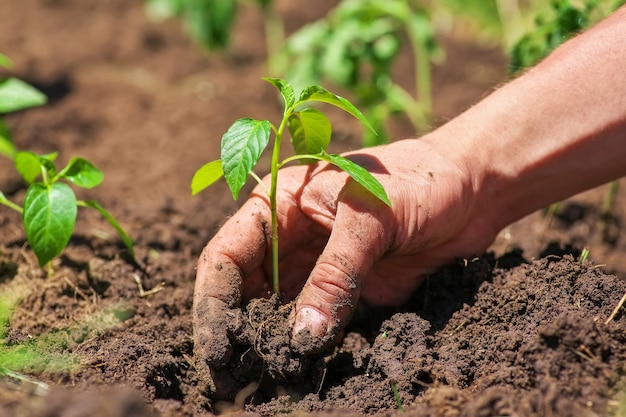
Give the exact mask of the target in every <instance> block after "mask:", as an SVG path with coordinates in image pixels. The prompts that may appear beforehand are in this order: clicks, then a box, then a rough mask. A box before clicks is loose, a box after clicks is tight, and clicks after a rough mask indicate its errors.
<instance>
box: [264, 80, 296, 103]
mask: <svg viewBox="0 0 626 417" xmlns="http://www.w3.org/2000/svg"><path fill="white" fill-rule="evenodd" d="M263 79H264V80H265V81H267V82H268V83H270V84H272V85H273V86H274V87H276V88H277V89H278V91H279V92H280V94H281V95H282V96H283V100H285V109H288V108H289V107H291V106H293V103H295V102H296V93H294V92H293V87H292V86H291V85H290V84H289V83H288V82H287V81H285V80H282V79H280V78H270V77H263Z"/></svg>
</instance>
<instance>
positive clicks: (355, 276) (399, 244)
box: [194, 138, 497, 393]
mask: <svg viewBox="0 0 626 417" xmlns="http://www.w3.org/2000/svg"><path fill="white" fill-rule="evenodd" d="M451 142H453V141H447V143H448V144H447V145H446V142H445V141H443V138H432V139H429V138H422V139H419V140H406V141H400V142H396V143H393V144H390V145H386V146H381V147H376V148H369V149H365V150H361V151H358V152H353V153H349V154H346V155H345V156H347V157H349V158H351V159H353V160H354V161H355V162H357V163H359V164H361V165H363V166H365V167H366V168H367V169H368V170H370V172H372V173H373V174H374V175H375V176H376V177H377V178H378V179H379V181H381V183H382V184H383V186H384V187H385V189H386V191H387V193H388V195H389V198H390V200H391V202H392V207H391V208H390V207H388V206H386V205H385V204H383V203H382V202H380V201H378V200H376V199H375V198H374V197H373V196H371V195H370V194H368V193H367V191H365V190H364V189H363V188H362V187H361V186H359V185H358V184H357V183H355V182H353V181H352V180H350V179H349V177H348V175H347V174H346V173H344V172H342V171H339V170H337V169H334V168H333V167H332V166H330V165H328V164H316V165H311V166H295V167H289V168H285V169H283V170H281V172H280V174H279V180H278V182H279V188H280V190H279V192H278V222H279V236H280V240H279V242H280V243H279V244H280V249H279V256H280V261H279V264H280V267H279V269H280V277H281V278H280V285H281V292H282V293H283V295H284V296H285V297H286V298H287V299H288V300H289V299H294V298H296V297H297V301H296V304H295V308H294V312H295V314H294V315H293V330H292V345H293V346H294V347H295V348H297V349H299V350H300V351H309V352H310V351H316V350H319V349H321V348H323V347H324V346H325V345H327V344H328V343H330V342H331V341H332V339H333V338H334V337H335V336H336V335H337V334H338V333H339V332H340V330H341V329H342V328H343V326H344V325H345V324H346V323H347V321H348V319H349V318H350V316H351V314H352V311H353V310H354V308H355V306H356V304H357V302H358V301H359V300H362V301H364V302H366V303H368V304H370V305H381V306H389V305H398V304H400V303H402V302H404V301H406V300H407V298H408V297H409V296H410V294H411V293H412V291H413V290H414V289H415V288H416V287H417V286H418V285H419V284H420V283H421V282H422V278H423V277H424V275H425V274H427V273H429V272H431V271H433V269H435V268H436V267H438V266H441V265H442V264H445V263H447V262H449V261H451V260H453V259H454V258H456V257H462V256H470V255H474V254H477V253H480V252H482V251H483V250H484V249H485V248H486V247H487V246H488V245H489V244H490V243H491V242H492V240H493V239H494V237H495V234H496V233H497V230H494V229H493V228H492V227H489V225H488V224H487V223H486V222H485V221H484V220H483V219H485V216H484V215H483V214H484V210H483V209H482V208H481V207H480V204H479V201H478V199H477V195H476V191H475V190H474V186H475V184H476V181H475V180H476V178H475V175H474V174H475V173H474V172H472V171H471V168H470V166H471V165H469V164H467V163H465V161H464V160H463V159H462V158H460V157H459V155H460V152H458V149H460V148H459V147H456V148H453V147H452V146H451ZM270 219H271V214H270V208H269V201H268V198H267V196H266V195H265V193H264V192H263V191H262V190H261V189H260V187H257V188H256V189H255V190H254V191H253V193H252V194H251V196H250V198H249V200H248V201H247V202H246V203H245V204H244V205H243V207H242V208H241V209H240V210H239V211H238V212H237V213H236V214H235V215H234V216H233V217H232V218H231V219H229V220H228V221H227V222H226V224H224V226H223V227H222V228H221V229H220V230H219V231H218V233H217V234H216V235H215V237H214V238H213V239H212V240H211V241H210V242H209V243H208V244H207V246H206V248H205V249H204V251H203V253H202V256H201V257H200V259H199V262H198V269H197V278H196V287H195V296H194V330H195V337H196V354H197V355H198V356H199V357H200V358H201V359H202V360H204V361H205V362H206V363H207V364H208V365H209V367H210V368H212V370H213V372H214V375H213V379H214V383H215V384H216V385H217V386H216V387H213V388H212V389H213V390H216V391H217V392H218V393H219V391H223V390H227V388H226V387H225V386H224V387H221V388H220V383H222V384H226V385H227V382H224V379H223V378H222V377H221V376H220V377H219V378H218V377H216V375H215V372H217V373H219V368H220V367H222V366H223V365H225V363H226V362H227V360H228V358H229V355H230V354H231V352H232V350H231V339H232V338H233V336H232V334H231V335H230V337H229V331H228V330H226V328H227V327H221V326H216V325H215V323H225V322H228V321H229V320H230V321H233V320H235V318H236V317H237V314H238V308H239V306H240V304H241V302H242V301H247V300H249V299H251V298H253V297H261V296H265V295H267V294H268V292H269V291H270V289H271V284H270V282H271V276H272V273H271V238H270V222H271V221H270ZM231 327H232V326H231ZM304 330H308V331H304ZM309 333H310V335H311V336H313V345H303V338H302V337H301V336H303V335H305V334H307V335H308V334H309ZM310 339H311V338H309V340H310ZM220 381H221V382H220Z"/></svg>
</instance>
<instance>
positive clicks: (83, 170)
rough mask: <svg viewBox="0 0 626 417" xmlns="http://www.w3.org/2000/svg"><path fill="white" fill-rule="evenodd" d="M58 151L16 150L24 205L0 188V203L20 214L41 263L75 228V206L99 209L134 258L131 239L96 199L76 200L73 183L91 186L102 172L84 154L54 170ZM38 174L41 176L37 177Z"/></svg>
mask: <svg viewBox="0 0 626 417" xmlns="http://www.w3.org/2000/svg"><path fill="white" fill-rule="evenodd" d="M57 155H58V153H57V152H54V153H51V154H46V155H37V154H36V153H34V152H31V151H19V152H16V153H15V156H14V162H15V168H16V169H17V171H18V172H19V173H20V175H21V176H22V178H23V179H24V180H25V181H26V182H27V183H28V184H30V185H29V186H28V189H27V190H26V196H25V197H24V206H23V207H20V206H19V205H17V204H15V203H13V202H11V201H9V200H8V199H7V198H6V197H5V196H4V194H3V193H2V192H0V204H4V205H5V206H7V207H9V208H12V209H13V210H15V211H18V212H19V213H21V214H22V220H23V224H24V230H25V231H26V238H27V240H28V243H29V244H30V246H31V248H32V249H33V252H35V255H36V256H37V260H38V261H39V266H41V267H43V266H44V265H46V264H47V263H48V262H50V261H51V260H52V259H53V258H55V257H56V256H57V255H59V254H60V253H61V252H62V251H63V250H64V249H65V247H66V246H67V244H68V243H69V240H70V238H71V237H72V234H73V232H74V225H75V223H76V215H77V208H78V207H90V208H92V209H95V210H96V211H98V212H99V213H100V214H101V215H102V216H103V217H104V218H105V219H106V220H107V221H108V222H109V223H110V224H111V226H113V228H114V229H115V230H116V231H117V232H118V234H119V235H120V238H121V239H122V242H123V243H124V245H125V246H126V249H128V252H129V253H130V255H131V256H132V257H133V258H134V257H135V252H134V246H133V241H132V239H131V238H130V236H128V234H127V233H126V232H125V231H124V229H123V228H122V227H121V226H120V224H119V223H118V222H117V220H115V218H114V217H113V216H112V215H111V214H110V213H109V212H108V211H107V210H106V209H105V208H104V207H102V206H101V205H100V204H99V203H98V202H97V201H95V200H89V201H82V200H77V199H76V195H75V194H74V191H73V190H72V188H71V187H70V186H69V185H68V184H67V183H68V182H69V183H72V184H74V185H76V186H78V187H82V188H93V187H95V186H97V185H99V184H100V183H101V182H102V180H103V179H104V174H103V173H102V171H100V170H99V169H98V168H96V167H95V166H94V165H93V164H92V163H91V162H89V161H88V160H86V159H83V158H72V159H71V160H70V161H69V162H68V164H67V165H66V166H65V167H64V168H63V169H61V170H60V171H58V172H57V169H56V166H55V164H54V161H55V159H56V157H57ZM38 178H40V180H37V179H38Z"/></svg>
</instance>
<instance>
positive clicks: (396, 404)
mask: <svg viewBox="0 0 626 417" xmlns="http://www.w3.org/2000/svg"><path fill="white" fill-rule="evenodd" d="M332 3H333V2H332V1H323V2H316V5H317V4H319V6H318V7H316V8H314V10H311V9H312V8H311V7H310V2H306V1H304V0H297V1H296V0H291V1H286V0H285V1H281V2H279V10H280V12H281V13H282V14H283V16H285V17H286V19H287V20H288V22H289V24H288V29H290V30H292V29H294V28H296V27H298V26H300V25H302V24H303V23H305V22H307V21H311V20H312V19H314V18H316V17H318V16H321V15H323V14H324V13H325V10H326V9H327V8H328V7H329V6H330V5H331V4H332ZM0 16H1V19H2V25H0V52H2V53H4V54H6V55H8V56H9V57H11V58H12V59H13V61H14V62H15V67H14V69H13V72H14V73H15V74H16V75H17V76H19V77H20V78H23V79H25V80H27V81H29V82H31V83H33V84H35V85H37V86H38V87H40V88H41V89H42V90H43V91H44V92H45V93H46V94H47V95H48V96H49V97H50V103H49V104H48V105H47V106H44V107H42V108H37V109H32V110H29V111H25V112H22V113H19V114H14V115H11V116H10V117H8V119H7V120H8V122H9V124H10V126H11V128H12V130H13V135H14V141H15V142H16V144H17V146H18V147H19V148H21V149H32V150H34V151H36V152H50V151H54V150H58V151H59V152H60V156H59V159H60V161H61V162H64V161H67V160H69V159H70V158H71V157H73V156H83V157H86V158H88V159H90V160H91V161H93V162H94V163H95V164H96V165H97V166H98V167H100V168H101V169H102V170H103V171H104V172H105V181H104V183H103V184H102V186H100V187H98V188H96V189H94V190H89V191H79V194H80V197H81V198H85V199H86V198H95V199H97V200H99V201H100V202H101V203H102V205H104V206H105V207H106V208H108V209H109V210H110V211H111V212H112V213H113V214H114V215H115V216H116V217H117V218H118V219H119V220H120V221H121V223H122V224H123V225H124V226H125V227H126V228H127V230H128V231H129V233H130V234H131V235H132V236H133V237H134V238H135V239H136V242H137V259H138V263H139V265H134V264H133V263H132V262H130V261H129V256H128V254H127V253H126V251H125V250H124V248H123V246H122V245H121V243H120V242H119V241H118V239H117V237H116V235H115V232H114V231H112V230H111V229H110V227H109V226H108V225H107V224H105V223H104V222H103V221H102V220H101V219H100V218H99V216H98V215H97V213H90V212H87V211H85V212H81V213H80V214H79V220H78V225H77V229H76V232H77V233H76V235H75V237H74V238H73V239H72V240H71V242H70V246H69V248H68V250H67V251H66V252H65V253H64V254H63V255H62V256H61V257H60V258H59V259H57V260H56V261H55V262H54V265H53V266H54V274H53V275H51V276H47V274H46V273H45V272H44V271H41V270H40V269H39V268H38V267H37V262H36V260H35V258H34V256H33V254H32V253H31V251H30V250H29V248H28V247H27V245H26V244H25V238H24V234H23V232H22V230H21V228H20V218H19V216H18V215H17V214H16V213H13V212H11V211H10V210H8V209H6V208H3V207H0V286H1V287H2V291H3V293H5V294H6V293H10V294H12V295H13V296H17V297H19V298H20V299H22V303H21V304H20V307H19V308H18V309H17V310H16V312H15V314H14V316H13V319H12V320H11V323H10V331H9V335H8V337H7V340H6V341H5V342H6V343H9V344H11V345H12V346H38V349H40V350H42V349H43V350H44V351H48V352H51V354H52V355H57V356H54V357H55V358H58V357H59V356H58V355H59V354H61V356H60V357H64V358H66V359H70V362H71V363H74V364H75V366H74V367H73V368H72V369H71V370H61V371H58V370H57V371H56V372H55V370H54V369H53V367H52V362H48V363H47V364H48V366H47V368H46V370H45V371H43V372H35V370H34V369H33V370H32V372H30V371H28V370H27V371H24V372H23V374H24V375H25V376H26V375H27V376H28V377H29V380H19V379H15V378H10V377H3V378H0V416H4V415H6V416H26V415H28V416H148V415H154V416H159V415H160V416H192V415H209V414H211V413H217V412H225V411H229V410H231V411H232V410H236V409H242V408H245V409H246V410H247V411H245V413H246V414H247V415H278V414H286V413H292V415H303V414H308V413H311V414H321V415H364V414H378V413H380V414H384V415H394V414H396V413H398V408H400V407H402V408H404V410H405V411H407V412H408V413H409V414H410V415H420V416H422V415H423V416H446V417H447V416H496V415H508V416H550V415H552V416H603V415H623V414H619V412H620V410H621V413H624V412H625V411H624V410H626V405H625V402H624V400H623V398H622V397H623V394H620V390H621V388H622V382H623V381H622V378H623V375H624V372H625V369H624V363H625V360H626V347H625V342H626V336H625V335H626V332H624V326H625V323H626V317H625V315H624V313H623V312H622V311H621V310H620V311H619V312H618V313H617V315H616V316H615V317H614V318H613V319H612V320H610V321H609V322H608V324H607V323H606V321H607V319H608V318H609V316H610V315H611V313H612V311H613V309H614V308H615V307H616V306H617V304H618V302H619V301H620V299H621V298H622V296H623V295H624V293H625V292H626V285H625V284H624V282H623V279H624V278H625V277H626V258H625V257H624V256H623V254H624V253H625V250H626V240H625V239H624V237H623V235H624V233H623V226H622V224H623V222H624V219H625V218H626V194H625V193H621V194H618V198H617V201H616V204H615V206H614V209H613V211H612V212H611V213H610V214H607V213H605V212H604V211H603V210H602V209H601V207H602V198H603V196H605V195H606V189H607V188H606V187H601V188H599V189H596V190H591V191H589V192H587V193H584V194H581V195H579V196H576V197H574V198H572V199H570V200H567V201H565V202H563V203H562V204H561V207H560V209H559V210H558V211H557V214H556V215H555V216H553V217H546V216H545V215H544V214H543V213H536V214H533V215H531V216H529V217H527V218H526V219H524V220H522V221H520V222H518V223H516V224H514V225H512V226H511V227H509V228H507V229H506V230H504V231H503V232H502V233H501V234H500V236H499V237H498V240H497V241H496V243H495V244H494V245H493V247H492V248H491V249H490V253H489V254H487V255H485V256H483V257H481V258H477V259H471V260H460V261H459V263H458V264H455V265H450V266H449V267H447V268H444V269H442V270H441V271H439V272H438V273H437V274H435V275H433V276H432V277H430V278H429V279H428V282H427V284H426V285H425V286H424V287H423V288H421V289H420V290H419V291H418V292H417V293H416V294H415V296H414V297H413V300H412V301H411V302H410V303H409V304H407V305H405V306H403V307H402V308H399V309H395V310H371V309H368V308H367V307H366V306H360V307H359V309H358V311H357V313H356V315H355V317H354V319H353V320H352V322H351V323H350V324H349V327H348V328H347V330H346V336H345V338H344V339H343V340H342V341H341V342H340V344H339V345H338V346H337V347H335V348H334V349H331V350H330V351H328V352H323V353H321V354H320V355H319V356H318V357H314V358H302V357H299V356H298V355H297V354H294V353H293V352H291V351H287V352H286V354H281V355H279V356H278V358H279V361H278V362H275V363H278V365H277V366H268V365H267V362H266V361H263V360H261V359H259V358H260V357H262V358H265V357H267V356H268V355H270V354H275V353H279V352H281V350H280V349H282V347H281V346H280V345H276V346H275V347H271V348H268V347H267V345H256V343H255V340H256V339H255V337H256V336H254V335H255V334H256V333H254V332H252V333H250V329H247V330H246V331H245V332H243V333H242V346H240V348H241V351H238V352H237V355H234V357H236V358H237V359H238V360H239V361H240V362H239V363H234V362H233V363H232V364H231V365H230V366H231V367H232V368H233V369H235V368H236V369H237V370H238V371H239V372H240V373H239V376H238V378H239V379H238V384H239V385H238V386H240V387H242V388H241V390H239V395H238V396H237V398H235V401H230V402H223V401H213V400H211V399H209V398H207V397H206V396H204V395H203V389H202V387H203V380H204V378H205V374H204V373H203V370H202V369H201V368H200V367H198V368H196V367H195V366H196V364H195V361H194V358H193V348H194V343H193V338H192V324H191V305H192V292H193V281H194V276H195V262H196V258H197V256H198V255H199V254H200V251H201V249H202V247H203V246H204V244H205V243H206V242H207V241H208V240H209V239H210V237H211V236H212V234H213V233H214V232H215V230H216V227H217V226H218V225H219V223H220V222H222V221H223V220H224V218H226V216H228V215H229V214H230V213H232V212H233V211H234V210H235V209H236V208H237V204H238V203H236V202H233V201H232V198H231V197H230V193H229V192H228V190H227V189H226V187H225V186H224V185H223V184H219V185H215V186H214V188H213V189H212V190H211V191H210V192H204V193H202V194H201V195H200V196H196V197H191V195H190V190H189V183H190V179H191V176H192V174H193V172H194V171H195V170H196V169H197V168H198V167H200V166H201V165H202V164H203V163H205V162H207V161H209V160H212V159H214V158H216V157H217V153H218V148H219V146H218V143H219V139H220V137H221V134H222V132H224V131H225V129H226V128H227V127H228V125H229V124H230V123H232V121H233V120H235V119H236V118H239V117H242V116H250V117H264V118H265V117H267V118H272V117H274V118H276V117H278V116H279V114H280V106H279V103H278V102H277V101H276V97H275V95H274V92H273V91H272V88H271V86H269V85H266V84H265V83H263V82H262V81H260V77H262V76H265V75H267V73H266V69H265V68H266V67H265V63H264V58H263V57H264V55H265V52H264V50H263V43H262V40H263V35H262V29H263V26H262V21H261V18H260V16H259V13H258V11H257V10H256V9H255V8H254V7H252V6H247V7H244V8H243V10H242V14H241V16H240V20H239V21H238V25H237V28H236V32H235V37H234V44H233V49H232V52H231V53H230V54H208V53H206V52H203V51H202V50H201V49H200V48H198V47H197V46H195V45H193V44H192V43H191V42H190V41H189V40H188V38H187V37H186V36H185V34H184V32H183V30H182V28H181V26H180V24H179V23H178V22H166V23H162V24H156V23H151V22H149V21H148V20H147V19H146V17H145V14H144V13H143V10H142V6H141V2H140V1H139V0H134V1H130V0H109V1H100V0H20V1H16V0H5V1H2V2H0ZM472 39H473V38H472V37H470V36H468V33H467V32H464V31H463V30H461V29H459V28H457V29H455V30H451V31H448V32H445V33H442V34H441V42H442V43H443V44H444V46H445V48H446V51H447V60H446V61H445V63H442V64H441V65H439V66H438V67H437V68H436V72H435V86H434V91H435V112H436V123H442V122H444V121H445V120H447V119H448V118H450V117H453V116H454V115H456V114H458V113H459V112H460V111H462V110H463V109H465V108H467V107H468V106H469V105H471V104H472V103H474V102H476V101H477V100H478V99H480V97H481V96H484V95H485V94H487V93H488V92H489V90H490V89H491V88H493V87H494V86H496V85H497V84H499V83H501V82H503V81H504V80H505V74H506V59H505V58H504V57H503V55H502V53H501V52H500V51H499V50H498V48H496V47H494V46H489V45H484V44H476V43H475V42H474V41H473V40H472ZM405 72H406V73H411V71H405ZM407 83H408V82H407ZM335 116H336V119H335ZM333 120H336V125H335V132H336V134H335V136H336V137H335V140H336V141H335V142H334V145H333V147H334V148H333V151H336V152H341V151H345V150H348V149H354V148H356V147H358V146H359V127H358V125H357V124H356V123H353V122H352V121H351V120H350V119H349V118H342V116H341V115H335V114H333ZM392 130H393V136H394V137H397V138H401V137H408V136H411V135H412V134H413V133H412V130H411V129H410V127H409V126H408V124H407V123H406V122H405V121H403V120H399V121H397V123H395V124H394V125H393V129H392ZM623 186H624V182H623V181H622V188H623ZM0 190H2V191H3V192H4V193H5V194H6V195H7V196H8V197H9V198H11V199H15V200H17V201H21V198H22V197H23V194H24V192H25V185H24V183H23V182H21V181H20V179H19V177H18V176H17V175H16V174H15V173H14V172H13V170H12V167H11V164H10V162H9V161H8V160H6V159H2V160H1V161H0ZM583 247H589V248H590V252H591V256H590V258H591V259H592V260H593V261H592V262H582V263H581V262H579V260H578V256H579V253H580V250H581V249H582V248H583ZM256 307H257V306H248V310H246V312H244V313H243V315H248V312H251V313H256V312H258V309H256ZM284 311H285V314H286V310H284ZM249 315H251V316H254V317H256V314H249ZM284 317H285V316H283V318H284ZM267 319H268V318H267V317H266V318H263V319H257V320H256V321H257V322H258V323H267V322H266V320H267ZM275 319H276V316H273V315H272V316H270V317H269V320H272V321H273V320H275ZM261 327H263V326H261ZM265 329H266V330H264V331H263V332H262V333H261V334H262V335H263V336H264V337H267V338H268V339H269V340H270V341H272V343H273V342H275V341H276V340H278V339H277V338H276V334H274V333H271V332H269V331H270V330H271V331H272V332H274V331H276V329H278V327H276V326H274V325H273V322H272V325H271V326H267V325H266V326H265ZM244 335H245V336H244ZM246 343H247V345H246ZM255 348H256V349H255ZM44 359H45V358H44ZM281 361H282V363H281ZM44 363H45V360H44ZM280 365H286V366H287V371H283V370H280V369H281V368H280V367H279V366H280ZM0 366H2V364H1V363H0ZM302 377H303V378H304V380H296V379H295V378H302ZM41 383H46V384H48V386H49V388H48V389H47V390H46V389H44V388H42V385H41ZM394 390H395V391H396V392H397V395H394ZM620 401H621V403H620ZM620 407H621V408H620Z"/></svg>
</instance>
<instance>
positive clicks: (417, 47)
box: [409, 30, 433, 130]
mask: <svg viewBox="0 0 626 417" xmlns="http://www.w3.org/2000/svg"><path fill="white" fill-rule="evenodd" d="M409 33H411V36H410V40H411V48H412V49H413V59H414V60H415V62H414V69H415V88H416V92H415V97H416V98H417V100H418V101H419V102H420V103H421V105H422V106H421V107H422V112H423V116H424V119H425V120H426V123H428V121H430V118H431V116H432V112H433V104H432V91H431V83H432V80H431V71H430V54H429V51H428V46H427V44H426V42H427V39H422V38H423V36H419V35H418V34H416V33H412V32H411V31H410V30H409ZM416 127H417V128H418V129H419V130H426V129H427V128H428V126H427V125H421V126H416Z"/></svg>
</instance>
